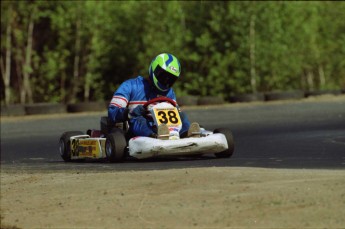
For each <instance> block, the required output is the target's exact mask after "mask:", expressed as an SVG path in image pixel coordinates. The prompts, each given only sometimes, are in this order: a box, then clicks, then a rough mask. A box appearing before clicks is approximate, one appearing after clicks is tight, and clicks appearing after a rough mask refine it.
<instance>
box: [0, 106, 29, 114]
mask: <svg viewBox="0 0 345 229" xmlns="http://www.w3.org/2000/svg"><path fill="white" fill-rule="evenodd" d="M25 114H26V113H25V106H24V105H21V104H14V105H8V106H1V116H24V115H25Z"/></svg>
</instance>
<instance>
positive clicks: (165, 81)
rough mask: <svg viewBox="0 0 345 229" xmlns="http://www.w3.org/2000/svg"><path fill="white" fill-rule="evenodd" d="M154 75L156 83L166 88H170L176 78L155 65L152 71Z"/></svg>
mask: <svg viewBox="0 0 345 229" xmlns="http://www.w3.org/2000/svg"><path fill="white" fill-rule="evenodd" d="M154 75H155V77H156V78H157V80H158V82H159V83H160V84H161V85H162V86H164V87H166V88H170V87H172V86H173V85H174V83H175V81H176V80H177V78H178V77H177V76H175V75H173V74H171V73H170V72H167V71H165V70H164V69H163V68H161V67H160V66H159V65H157V67H156V69H155V71H154Z"/></svg>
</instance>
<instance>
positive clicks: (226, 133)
mask: <svg viewBox="0 0 345 229" xmlns="http://www.w3.org/2000/svg"><path fill="white" fill-rule="evenodd" d="M213 133H215V134H216V133H220V134H224V136H225V138H226V141H227V142H228V149H227V150H224V151H223V152H220V153H215V154H214V155H215V156H216V157H218V158H229V157H231V156H232V154H233V153H234V150H235V144H234V138H233V135H232V132H231V131H230V130H229V129H226V128H219V129H215V130H214V131H213Z"/></svg>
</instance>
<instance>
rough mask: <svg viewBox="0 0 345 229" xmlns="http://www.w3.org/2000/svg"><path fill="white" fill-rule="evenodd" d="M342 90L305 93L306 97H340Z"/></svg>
mask: <svg viewBox="0 0 345 229" xmlns="http://www.w3.org/2000/svg"><path fill="white" fill-rule="evenodd" d="M340 94H341V90H315V91H309V92H306V93H305V96H306V97H311V96H320V95H340Z"/></svg>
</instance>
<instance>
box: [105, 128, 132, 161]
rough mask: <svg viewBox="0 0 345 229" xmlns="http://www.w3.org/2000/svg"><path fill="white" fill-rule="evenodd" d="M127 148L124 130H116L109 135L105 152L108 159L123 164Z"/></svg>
mask: <svg viewBox="0 0 345 229" xmlns="http://www.w3.org/2000/svg"><path fill="white" fill-rule="evenodd" d="M126 147H127V141H126V137H125V135H124V133H123V131H122V130H120V129H116V130H113V131H112V132H111V133H110V134H108V136H107V139H106V142H105V152H106V156H107V159H108V160H109V161H111V162H121V161H123V160H124V157H125V151H126Z"/></svg>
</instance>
